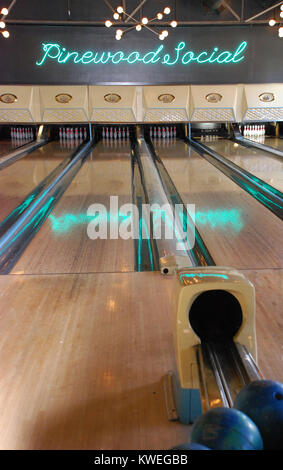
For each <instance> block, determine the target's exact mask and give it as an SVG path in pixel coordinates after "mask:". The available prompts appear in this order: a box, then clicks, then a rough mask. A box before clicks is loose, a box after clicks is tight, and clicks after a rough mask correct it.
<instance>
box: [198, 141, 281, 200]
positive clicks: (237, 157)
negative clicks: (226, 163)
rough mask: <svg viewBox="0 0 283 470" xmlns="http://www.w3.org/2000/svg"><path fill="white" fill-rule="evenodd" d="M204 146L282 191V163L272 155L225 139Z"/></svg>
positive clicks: (206, 143)
mask: <svg viewBox="0 0 283 470" xmlns="http://www.w3.org/2000/svg"><path fill="white" fill-rule="evenodd" d="M204 144H205V145H207V146H208V147H210V148H211V149H213V150H216V152H218V153H220V155H225V157H226V158H228V159H229V160H230V161H231V162H233V163H235V164H236V165H238V166H239V167H241V168H243V169H244V170H247V171H248V172H250V173H252V174H253V175H255V176H257V177H258V178H260V179H261V180H263V181H264V182H265V183H268V184H270V186H273V187H274V188H275V189H278V190H279V191H281V192H282V191H283V161H282V159H281V160H280V157H279V158H278V157H275V156H272V154H268V153H266V152H262V151H260V150H258V149H251V148H247V147H244V146H242V145H239V144H237V143H235V142H231V141H230V140H227V139H223V140H222V139H221V140H217V141H212V142H204Z"/></svg>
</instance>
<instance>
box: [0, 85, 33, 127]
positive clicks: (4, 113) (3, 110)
mask: <svg viewBox="0 0 283 470" xmlns="http://www.w3.org/2000/svg"><path fill="white" fill-rule="evenodd" d="M36 98H38V88H37V87H32V86H23V85H16V86H15V85H11V86H10V85H4V86H0V122H13V123H15V122H21V123H27V122H34V121H37V120H38V119H39V116H38V113H37V106H36Z"/></svg>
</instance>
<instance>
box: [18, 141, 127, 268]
mask: <svg viewBox="0 0 283 470" xmlns="http://www.w3.org/2000/svg"><path fill="white" fill-rule="evenodd" d="M110 143H111V144H112V145H110ZM108 144H109V145H108V146H107V145H104V143H102V142H101V143H99V144H98V145H97V146H96V147H95V149H94V150H93V151H92V152H91V154H90V155H89V157H88V158H87V160H86V162H85V163H84V165H83V167H82V168H81V170H80V171H79V173H78V174H77V175H76V176H75V178H74V180H73V181H72V183H71V184H70V186H69V188H68V189H67V191H66V192H65V194H64V195H63V196H62V198H61V200H60V201H59V203H58V204H57V206H56V207H55V208H54V209H53V211H52V212H51V214H50V215H49V217H48V218H47V220H46V221H45V223H44V225H43V226H42V227H41V229H40V230H39V232H38V233H37V234H36V236H35V238H34V239H33V241H32V242H31V244H30V245H29V247H28V248H27V249H26V251H25V252H24V253H23V255H22V257H21V258H20V259H19V261H18V263H17V264H16V265H15V267H14V269H13V271H12V273H14V274H22V273H28V274H46V273H88V272H126V271H134V245H133V240H132V239H131V238H129V239H128V240H125V239H122V238H121V237H118V238H117V239H113V238H112V239H110V238H109V236H108V235H109V223H110V221H111V222H112V223H115V220H117V215H118V214H117V211H116V212H114V213H113V214H112V215H110V213H109V207H110V196H118V206H119V207H120V206H121V205H122V204H125V203H131V202H132V200H131V197H132V196H131V161H130V146H129V142H124V143H121V144H120V143H118V141H115V142H114V141H108ZM92 204H102V205H103V206H105V208H106V210H107V213H105V214H104V215H103V216H102V217H101V219H100V224H99V229H102V230H103V228H104V227H105V226H106V229H108V231H107V233H106V237H107V238H106V239H96V240H94V239H91V238H89V237H88V232H87V228H88V224H89V223H90V221H91V220H93V216H92V217H91V216H88V208H89V206H90V205H92ZM105 212H106V211H105ZM119 222H122V219H119Z"/></svg>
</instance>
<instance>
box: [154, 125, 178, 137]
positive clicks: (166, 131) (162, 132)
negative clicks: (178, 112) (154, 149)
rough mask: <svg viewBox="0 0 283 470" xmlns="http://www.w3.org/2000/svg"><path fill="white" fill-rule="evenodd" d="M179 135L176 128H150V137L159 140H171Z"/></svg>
mask: <svg viewBox="0 0 283 470" xmlns="http://www.w3.org/2000/svg"><path fill="white" fill-rule="evenodd" d="M176 135H177V129H176V126H166V127H165V126H157V127H156V126H154V127H150V128H149V136H150V137H153V138H156V137H157V138H158V139H161V138H162V139H170V138H174V137H176Z"/></svg>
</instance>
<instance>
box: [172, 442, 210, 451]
mask: <svg viewBox="0 0 283 470" xmlns="http://www.w3.org/2000/svg"><path fill="white" fill-rule="evenodd" d="M171 450H210V449H209V448H208V447H206V446H203V445H202V444H198V443H197V442H191V443H189V442H185V443H184V444H179V445H178V446H176V447H173V448H172V449H171Z"/></svg>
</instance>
